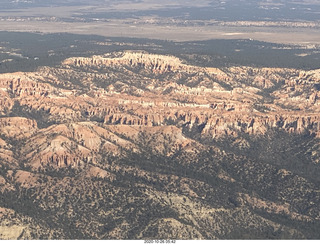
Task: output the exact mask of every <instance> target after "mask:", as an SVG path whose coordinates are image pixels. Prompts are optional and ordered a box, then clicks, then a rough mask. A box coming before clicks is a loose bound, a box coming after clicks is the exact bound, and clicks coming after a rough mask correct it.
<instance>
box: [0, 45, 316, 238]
mask: <svg viewBox="0 0 320 244" xmlns="http://www.w3.org/2000/svg"><path fill="white" fill-rule="evenodd" d="M319 83H320V73H319V70H311V71H304V70H295V69H280V68H256V67H244V66H240V67H226V68H223V69H218V68H215V67H198V66H194V65H189V64H187V63H186V62H185V61H183V60H180V59H179V58H177V57H173V56H166V55H155V54H150V53H146V52H142V51H141V52H140V51H139V52H138V51H126V52H116V53H108V54H105V55H102V56H93V57H89V58H84V57H74V58H69V59H66V60H65V61H63V62H62V63H61V65H59V66H58V67H41V68H39V69H38V70H37V71H35V72H26V73H22V72H19V73H10V74H1V75H0V166H1V168H0V196H1V200H0V220H1V221H0V238H2V239H17V238H21V239H38V238H44V239H59V238H62V239H65V238H69V239H70V238H72V239H80V238H81V239H141V238H150V239H162V238H165V239H228V238H238V239H239V238H252V239H253V238H260V239H269V238H276V239H279V238H288V239H298V238H299V239H302V238H313V239H316V238H319V234H318V232H317V231H315V229H317V228H316V227H319V226H320V222H319V219H320V215H319V213H320V209H319V206H320V205H319V204H318V203H319V201H320V195H319V192H320V189H319V184H317V182H318V178H317V173H318V172H319V161H320V154H319V151H320V143H319V142H320V141H319V137H320V115H319V112H320V102H319V101H320V100H319V99H320V91H319ZM302 225H303V226H306V227H305V228H300V227H301V226H302ZM248 233H249V234H248Z"/></svg>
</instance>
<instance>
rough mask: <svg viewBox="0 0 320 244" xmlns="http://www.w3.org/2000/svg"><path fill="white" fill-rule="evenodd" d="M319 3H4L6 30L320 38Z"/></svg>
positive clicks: (288, 39) (293, 39)
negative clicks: (6, 4) (5, 5)
mask: <svg viewBox="0 0 320 244" xmlns="http://www.w3.org/2000/svg"><path fill="white" fill-rule="evenodd" d="M0 4H1V2H0ZM319 8H320V7H319V4H318V3H317V2H315V1H304V2H300V3H296V2H293V1H292V2H291V1H288V2H287V3H286V4H276V3H272V1H271V2H270V1H266V2H265V1H256V2H255V1H246V2H241V3H239V2H237V1H225V2H219V1H216V2H215V1H205V0H204V1H164V2H163V1H162V2H161V4H159V3H158V2H157V1H105V2H104V3H101V2H99V1H92V2H90V4H88V3H85V2H82V1H80V2H77V3H75V2H73V1H70V2H68V4H67V6H61V5H59V4H57V3H56V4H54V3H51V2H48V3H46V2H45V3H42V4H40V3H36V2H35V3H33V2H32V1H31V2H30V3H29V4H27V3H24V4H22V3H20V4H19V3H17V4H15V5H8V6H7V8H4V9H3V10H2V11H1V12H0V23H1V27H0V30H2V31H28V32H44V33H56V32H69V33H75V34H96V35H102V36H108V37H120V36H121V37H136V38H151V39H162V40H175V41H190V40H208V39H216V38H219V39H234V38H241V39H250V38H251V39H255V40H261V41H268V42H275V43H296V44H306V43H311V44H319V43H320V40H319V39H320V38H319V36H320V22H319V17H318V15H317V14H316V13H317V11H319ZM252 12H256V13H257V16H256V17H254V16H255V15H252ZM259 14H261V16H260V17H258V16H259Z"/></svg>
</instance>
